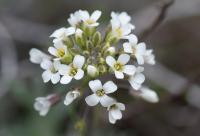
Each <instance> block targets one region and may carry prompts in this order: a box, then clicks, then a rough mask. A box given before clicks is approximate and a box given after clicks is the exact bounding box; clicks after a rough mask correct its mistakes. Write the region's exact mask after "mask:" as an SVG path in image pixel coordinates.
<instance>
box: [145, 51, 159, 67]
mask: <svg viewBox="0 0 200 136" xmlns="http://www.w3.org/2000/svg"><path fill="white" fill-rule="evenodd" d="M144 63H147V64H150V65H154V64H155V63H156V61H155V55H154V54H153V50H151V49H149V50H146V52H145V54H144Z"/></svg>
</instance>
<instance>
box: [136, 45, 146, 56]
mask: <svg viewBox="0 0 200 136" xmlns="http://www.w3.org/2000/svg"><path fill="white" fill-rule="evenodd" d="M145 52H146V44H145V43H139V44H138V45H137V53H138V54H141V55H144V54H145Z"/></svg>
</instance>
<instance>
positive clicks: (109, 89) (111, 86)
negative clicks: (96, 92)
mask: <svg viewBox="0 0 200 136" xmlns="http://www.w3.org/2000/svg"><path fill="white" fill-rule="evenodd" d="M103 90H104V91H105V93H106V94H109V93H113V92H115V91H116V90H117V85H116V84H115V83H113V81H108V82H106V83H105V84H104V85H103Z"/></svg>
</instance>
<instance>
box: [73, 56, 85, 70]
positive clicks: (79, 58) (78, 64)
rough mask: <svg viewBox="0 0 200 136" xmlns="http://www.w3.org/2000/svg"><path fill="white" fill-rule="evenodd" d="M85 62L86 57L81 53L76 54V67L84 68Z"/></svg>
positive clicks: (74, 62)
mask: <svg viewBox="0 0 200 136" xmlns="http://www.w3.org/2000/svg"><path fill="white" fill-rule="evenodd" d="M84 63H85V57H83V56H81V55H76V56H75V57H74V60H73V65H74V66H75V67H76V68H82V66H83V64H84Z"/></svg>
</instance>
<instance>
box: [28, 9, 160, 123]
mask: <svg viewBox="0 0 200 136" xmlns="http://www.w3.org/2000/svg"><path fill="white" fill-rule="evenodd" d="M100 16H101V11H99V10H96V11H94V12H93V13H92V14H91V15H90V14H89V13H88V11H85V10H78V11H76V12H75V13H72V14H70V17H69V19H68V22H69V24H70V27H68V28H65V27H63V28H60V29H58V30H56V31H55V32H53V34H52V35H50V37H51V38H53V45H54V46H50V47H49V48H48V52H49V53H50V54H51V55H47V54H46V53H43V52H42V51H40V50H38V49H35V48H33V49H31V50H30V52H29V54H30V61H31V62H32V63H36V64H40V66H41V68H42V69H44V72H43V73H42V79H43V81H44V82H45V83H47V82H52V83H53V84H57V83H59V82H60V83H61V84H64V85H66V84H70V82H72V81H77V82H79V83H78V85H77V86H75V87H74V88H75V89H73V90H68V92H67V94H66V97H65V100H64V104H65V105H69V104H71V103H72V102H73V101H74V100H75V99H76V98H78V97H80V96H83V95H82V94H83V93H84V92H85V91H84V88H87V87H88V86H89V88H90V89H91V95H89V96H87V97H86V98H85V101H86V103H87V104H88V105H89V106H95V105H97V104H98V103H100V104H101V105H102V106H103V107H106V108H107V110H108V115H109V121H110V123H113V124H114V123H115V122H116V121H117V120H119V119H121V118H122V112H121V111H123V110H125V105H124V104H123V103H120V102H117V100H116V99H114V98H113V97H111V96H110V94H111V93H114V92H116V91H117V90H118V87H117V85H116V84H115V83H114V82H113V81H106V82H104V83H102V82H101V80H100V77H102V76H104V75H108V74H114V75H115V77H116V78H117V79H123V80H127V81H128V82H129V83H130V85H131V87H132V88H133V90H135V91H136V92H137V93H134V94H135V95H136V96H137V97H140V98H143V99H145V100H147V101H149V102H157V101H158V96H157V94H156V93H155V92H154V91H153V90H151V89H149V88H147V87H144V86H142V84H143V82H144V81H145V76H144V74H143V73H142V72H143V71H144V68H143V66H142V65H143V64H145V63H147V64H150V65H154V64H155V56H154V54H153V50H151V49H146V44H145V43H144V42H141V43H138V38H137V37H136V36H135V35H134V34H132V31H133V30H134V29H135V26H134V25H133V24H131V22H130V21H131V17H130V16H129V15H128V14H127V13H126V12H121V13H115V12H112V13H111V20H110V23H109V25H108V26H107V27H106V30H105V32H104V33H101V32H102V31H99V30H98V29H97V27H98V26H99V24H100V23H99V22H98V19H99V18H100ZM101 30H102V28H101ZM82 83H83V84H82ZM118 91H119V90H118ZM119 93H120V92H119ZM55 98H56V97H55V95H48V96H46V97H38V98H36V102H35V104H34V107H35V109H36V110H37V111H39V113H40V115H41V116H45V115H46V114H47V113H48V111H49V109H50V107H51V106H52V105H53V104H54V102H55Z"/></svg>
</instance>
